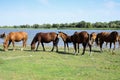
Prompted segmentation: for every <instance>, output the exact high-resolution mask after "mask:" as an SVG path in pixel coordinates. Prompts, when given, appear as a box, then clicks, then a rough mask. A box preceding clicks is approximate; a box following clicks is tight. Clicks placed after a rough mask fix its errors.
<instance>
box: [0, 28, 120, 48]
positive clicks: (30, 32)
mask: <svg viewBox="0 0 120 80" xmlns="http://www.w3.org/2000/svg"><path fill="white" fill-rule="evenodd" d="M15 31H25V32H27V33H28V41H27V45H28V46H29V45H30V43H31V41H32V39H33V38H34V36H35V34H36V33H38V32H56V33H58V31H62V32H65V33H67V34H68V35H72V34H73V33H74V32H75V31H78V32H80V31H87V32H88V33H89V34H90V33H92V32H96V33H99V32H112V31H117V32H118V33H119V34H120V30H66V29H65V30H57V29H56V30H54V29H0V34H2V33H4V32H5V33H6V34H8V33H9V32H15ZM3 42H4V40H3V39H0V45H2V44H3ZM21 43H22V42H16V43H15V45H22V44H21ZM47 45H49V46H51V45H52V43H49V44H48V43H45V46H47ZM58 45H59V46H63V41H62V39H60V40H59V43H58ZM69 45H70V46H72V43H70V44H69ZM117 46H118V43H117Z"/></svg>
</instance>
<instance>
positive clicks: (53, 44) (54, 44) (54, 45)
mask: <svg viewBox="0 0 120 80" xmlns="http://www.w3.org/2000/svg"><path fill="white" fill-rule="evenodd" d="M54 46H55V42H54V41H53V47H52V49H51V51H53V50H54Z"/></svg>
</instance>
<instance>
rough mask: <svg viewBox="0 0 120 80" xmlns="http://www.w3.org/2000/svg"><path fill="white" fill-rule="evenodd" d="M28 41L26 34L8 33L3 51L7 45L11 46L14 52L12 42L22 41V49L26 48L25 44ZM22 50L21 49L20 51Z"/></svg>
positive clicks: (6, 48)
mask: <svg viewBox="0 0 120 80" xmlns="http://www.w3.org/2000/svg"><path fill="white" fill-rule="evenodd" d="M27 39H28V34H27V33H26V32H10V33H9V34H8V35H7V36H6V38H5V42H4V43H3V47H4V50H5V51H6V50H8V47H9V45H10V44H11V42H12V44H13V50H15V43H14V42H19V41H23V48H24V47H26V42H27ZM21 50H23V49H21Z"/></svg>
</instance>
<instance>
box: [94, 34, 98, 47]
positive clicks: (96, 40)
mask: <svg viewBox="0 0 120 80" xmlns="http://www.w3.org/2000/svg"><path fill="white" fill-rule="evenodd" d="M98 35H99V34H97V37H96V39H95V42H96V44H97V45H99V43H98V41H99V38H98Z"/></svg>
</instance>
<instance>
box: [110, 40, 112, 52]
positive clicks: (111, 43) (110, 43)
mask: <svg viewBox="0 0 120 80" xmlns="http://www.w3.org/2000/svg"><path fill="white" fill-rule="evenodd" d="M111 47H112V42H110V50H111Z"/></svg>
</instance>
